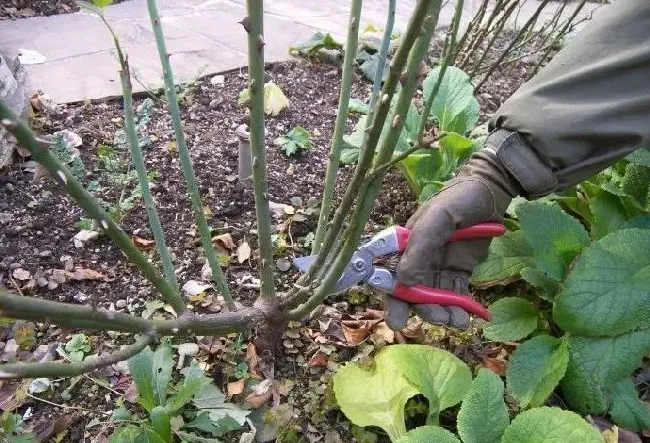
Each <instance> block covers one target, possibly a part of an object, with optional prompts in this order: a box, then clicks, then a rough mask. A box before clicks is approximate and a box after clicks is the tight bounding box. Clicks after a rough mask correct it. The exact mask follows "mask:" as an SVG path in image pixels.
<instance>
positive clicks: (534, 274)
mask: <svg viewBox="0 0 650 443" xmlns="http://www.w3.org/2000/svg"><path fill="white" fill-rule="evenodd" d="M521 278H523V279H524V280H526V281H527V282H528V283H530V284H531V285H533V286H534V287H535V289H537V295H538V296H539V297H540V298H542V299H544V300H546V301H553V299H554V298H555V296H556V295H557V293H558V292H559V291H560V284H559V283H558V282H557V281H555V280H553V279H552V278H550V277H549V276H548V275H546V274H545V273H544V272H543V271H540V270H539V269H537V268H524V269H522V270H521Z"/></svg>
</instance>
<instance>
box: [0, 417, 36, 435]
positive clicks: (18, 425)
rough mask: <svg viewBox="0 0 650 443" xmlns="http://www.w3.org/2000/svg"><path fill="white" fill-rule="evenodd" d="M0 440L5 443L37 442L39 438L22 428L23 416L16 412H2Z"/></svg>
mask: <svg viewBox="0 0 650 443" xmlns="http://www.w3.org/2000/svg"><path fill="white" fill-rule="evenodd" d="M0 440H2V441H3V442H5V443H37V442H38V441H39V439H38V438H37V437H36V435H34V434H33V433H31V432H27V431H25V430H24V429H23V418H22V417H21V416H20V415H18V414H12V413H11V412H7V411H5V412H3V413H2V415H0Z"/></svg>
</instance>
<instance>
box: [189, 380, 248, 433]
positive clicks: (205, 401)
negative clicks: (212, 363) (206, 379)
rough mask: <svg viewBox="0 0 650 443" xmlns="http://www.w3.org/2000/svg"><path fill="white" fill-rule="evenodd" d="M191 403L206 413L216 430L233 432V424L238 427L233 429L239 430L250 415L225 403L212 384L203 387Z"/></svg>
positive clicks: (217, 389)
mask: <svg viewBox="0 0 650 443" xmlns="http://www.w3.org/2000/svg"><path fill="white" fill-rule="evenodd" d="M192 402H193V403H194V406H196V407H197V408H198V409H199V410H202V411H207V413H208V416H209V417H210V420H212V423H213V424H214V425H215V426H216V427H217V429H218V430H223V429H227V430H229V431H230V430H234V429H233V426H234V425H235V424H236V425H237V426H238V428H235V429H239V428H241V427H242V426H243V425H244V423H245V422H246V417H247V416H248V414H249V413H250V412H249V411H246V410H244V409H241V408H240V407H239V406H237V405H236V404H234V403H228V402H226V396H225V395H224V394H223V393H222V392H221V391H220V390H219V388H217V387H216V386H215V385H214V384H212V383H210V384H208V385H206V386H204V387H203V389H202V390H201V391H200V392H199V393H198V394H196V395H195V396H194V399H193V401H192Z"/></svg>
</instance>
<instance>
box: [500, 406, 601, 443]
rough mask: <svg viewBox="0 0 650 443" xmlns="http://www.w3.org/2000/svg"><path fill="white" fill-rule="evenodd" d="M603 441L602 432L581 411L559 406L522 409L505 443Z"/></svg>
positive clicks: (592, 442) (508, 430)
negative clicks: (580, 414)
mask: <svg viewBox="0 0 650 443" xmlns="http://www.w3.org/2000/svg"><path fill="white" fill-rule="evenodd" d="M574 442H575V443H577V442H580V443H604V440H603V437H602V436H601V435H600V432H599V431H598V430H597V429H596V428H594V427H593V426H591V425H590V424H589V423H587V422H586V421H585V420H584V419H583V418H582V417H580V416H579V415H578V414H575V413H573V412H570V411H564V410H562V409H560V408H547V407H544V408H535V409H531V410H529V411H525V412H522V413H521V414H519V415H518V416H517V417H516V418H515V419H514V420H513V421H512V424H511V425H510V426H508V428H507V429H506V432H505V434H504V435H503V440H502V443H574Z"/></svg>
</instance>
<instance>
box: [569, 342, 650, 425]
mask: <svg viewBox="0 0 650 443" xmlns="http://www.w3.org/2000/svg"><path fill="white" fill-rule="evenodd" d="M565 340H566V342H567V345H568V347H569V364H568V366H567V370H566V373H565V375H564V378H563V379H562V382H561V386H562V393H563V397H564V399H565V400H566V401H567V403H568V404H569V406H571V408H572V409H574V410H576V411H578V412H581V413H585V414H587V413H601V412H605V411H606V410H607V409H608V408H609V399H608V392H609V390H610V389H612V388H613V386H614V384H615V383H617V382H618V381H619V380H620V379H622V378H625V377H628V376H629V375H630V373H631V372H632V371H633V370H634V369H635V368H637V367H638V365H639V364H640V362H641V359H642V358H643V356H644V355H645V354H646V353H647V352H648V350H649V349H650V329H642V330H637V331H633V332H629V333H626V334H621V335H619V336H616V337H601V338H591V337H579V336H571V335H568V336H566V337H565Z"/></svg>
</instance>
